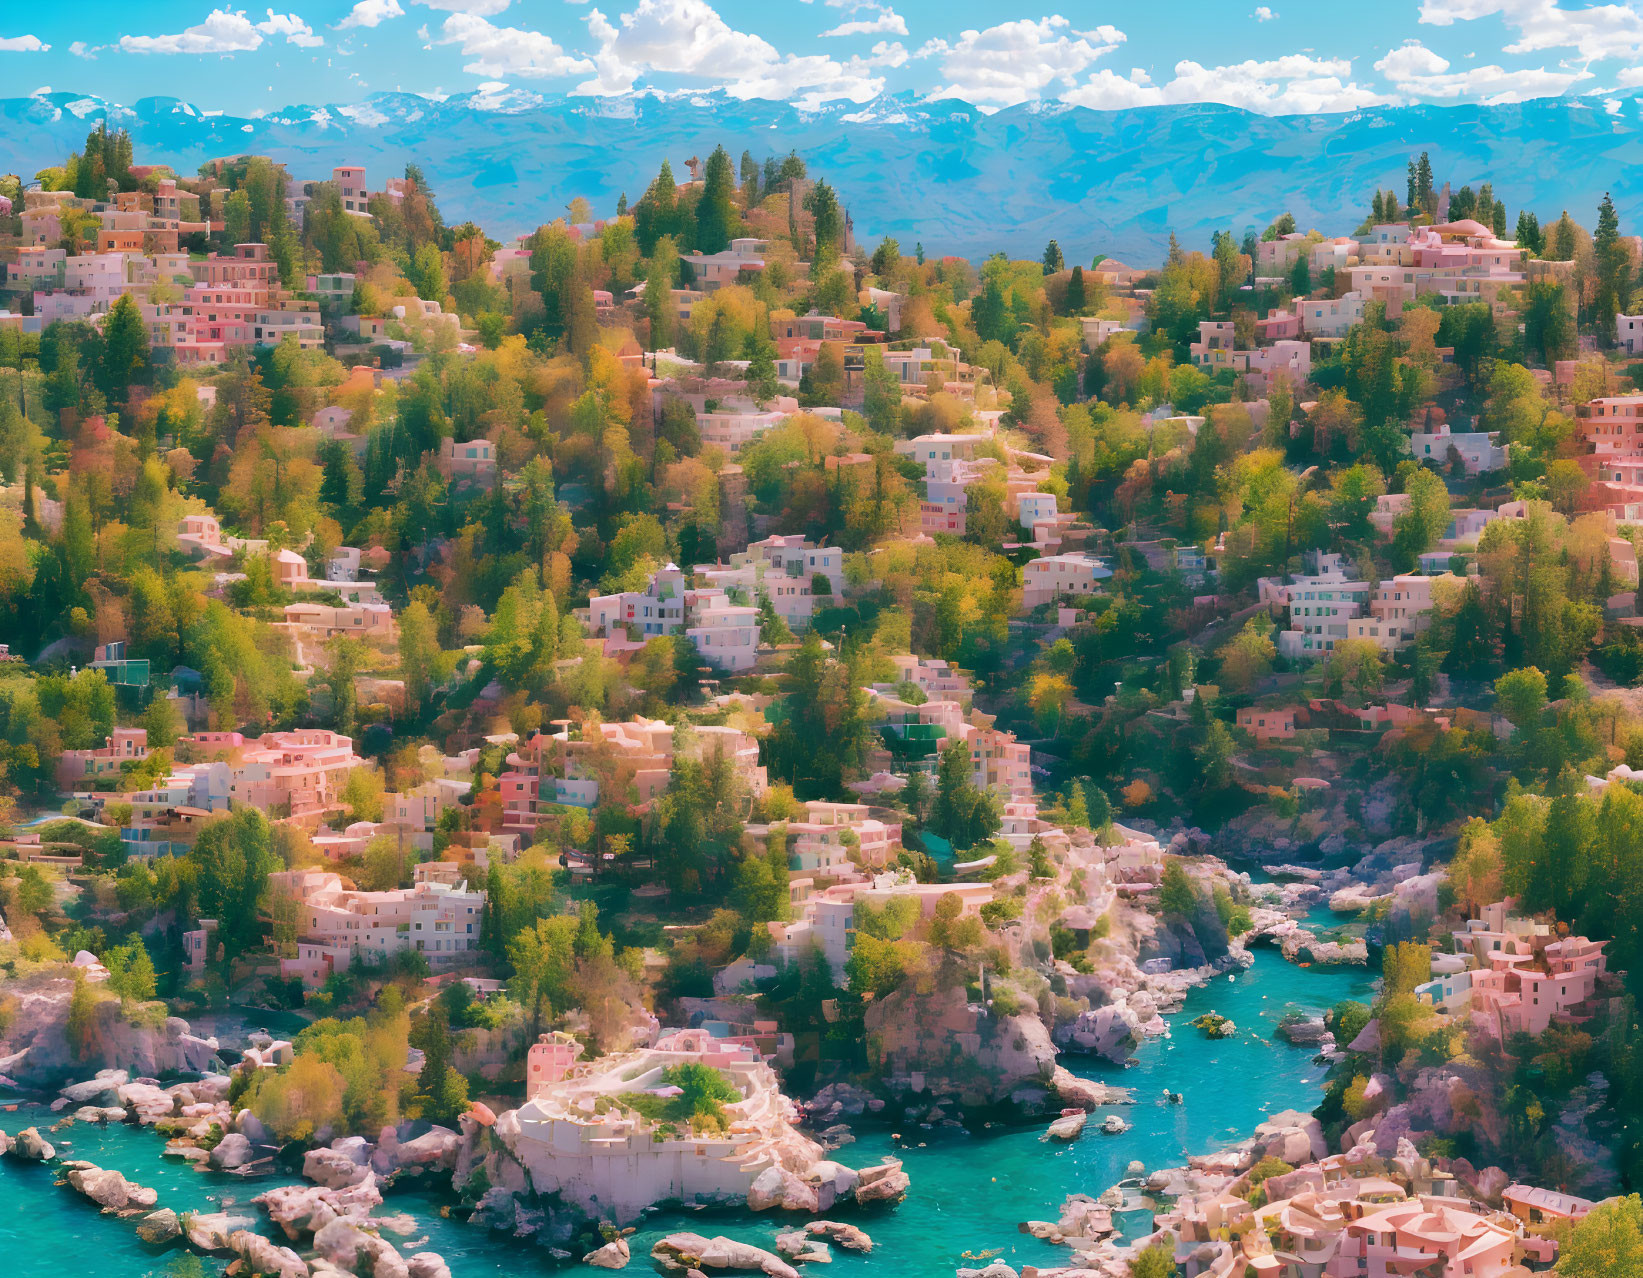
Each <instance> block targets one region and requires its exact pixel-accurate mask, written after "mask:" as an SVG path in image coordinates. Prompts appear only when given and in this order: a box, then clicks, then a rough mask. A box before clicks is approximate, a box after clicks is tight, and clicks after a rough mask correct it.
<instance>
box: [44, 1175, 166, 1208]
mask: <svg viewBox="0 0 1643 1278" xmlns="http://www.w3.org/2000/svg"><path fill="white" fill-rule="evenodd" d="M67 1179H68V1183H69V1184H70V1185H71V1186H73V1188H75V1189H77V1190H78V1191H79V1192H80V1193H82V1194H84V1195H85V1196H86V1197H87V1198H89V1199H91V1201H92V1202H94V1203H96V1204H97V1205H98V1206H99V1207H105V1208H107V1209H108V1210H109V1211H124V1210H125V1209H126V1208H127V1207H152V1206H154V1204H155V1203H157V1202H158V1201H159V1198H160V1196H159V1194H157V1193H156V1192H155V1191H154V1190H152V1189H148V1188H146V1187H144V1186H142V1185H136V1184H133V1183H132V1182H131V1181H129V1180H127V1179H126V1178H125V1177H124V1176H122V1175H120V1173H119V1172H117V1171H113V1170H110V1169H108V1168H104V1167H92V1166H90V1165H89V1164H88V1165H85V1166H81V1167H75V1168H73V1169H72V1170H70V1172H69V1173H68V1177H67Z"/></svg>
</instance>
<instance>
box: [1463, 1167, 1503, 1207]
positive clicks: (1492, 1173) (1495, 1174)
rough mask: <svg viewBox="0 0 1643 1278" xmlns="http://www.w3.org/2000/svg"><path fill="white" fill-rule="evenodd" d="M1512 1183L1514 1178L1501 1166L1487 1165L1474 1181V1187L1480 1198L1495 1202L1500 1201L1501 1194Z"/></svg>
mask: <svg viewBox="0 0 1643 1278" xmlns="http://www.w3.org/2000/svg"><path fill="white" fill-rule="evenodd" d="M1511 1183H1512V1178H1511V1177H1510V1176H1508V1175H1507V1174H1506V1173H1505V1172H1504V1171H1502V1170H1501V1169H1500V1168H1499V1167H1485V1168H1483V1169H1482V1170H1481V1171H1479V1172H1478V1174H1477V1176H1476V1178H1475V1179H1474V1180H1473V1181H1472V1188H1473V1190H1474V1191H1475V1192H1476V1193H1477V1196H1478V1197H1479V1198H1481V1199H1483V1200H1484V1201H1485V1202H1491V1203H1494V1202H1499V1201H1500V1196H1501V1194H1502V1193H1504V1192H1505V1190H1506V1187H1507V1186H1508V1185H1510V1184H1511Z"/></svg>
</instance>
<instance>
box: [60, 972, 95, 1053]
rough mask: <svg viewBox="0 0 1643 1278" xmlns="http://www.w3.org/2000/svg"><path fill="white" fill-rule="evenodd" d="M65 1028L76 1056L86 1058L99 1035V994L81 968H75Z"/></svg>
mask: <svg viewBox="0 0 1643 1278" xmlns="http://www.w3.org/2000/svg"><path fill="white" fill-rule="evenodd" d="M63 1030H64V1033H65V1035H66V1036H67V1038H68V1044H69V1046H70V1047H71V1048H73V1049H74V1055H75V1056H76V1057H78V1058H80V1059H81V1060H84V1059H85V1058H87V1057H89V1056H90V1055H91V1052H92V1048H93V1047H94V1046H95V1040H96V1035H97V995H96V993H95V991H93V990H92V988H91V986H90V984H89V983H87V981H86V976H85V973H84V972H82V971H81V970H80V969H79V968H75V969H74V992H73V993H72V994H70V995H69V1000H68V1019H67V1021H66V1022H65V1023H64V1026H63Z"/></svg>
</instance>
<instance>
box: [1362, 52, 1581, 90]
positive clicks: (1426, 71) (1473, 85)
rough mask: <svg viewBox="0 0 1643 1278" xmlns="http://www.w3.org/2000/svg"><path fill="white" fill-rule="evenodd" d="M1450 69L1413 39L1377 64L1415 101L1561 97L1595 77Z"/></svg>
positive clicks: (1541, 71) (1536, 69)
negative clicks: (1416, 99) (1423, 99)
mask: <svg viewBox="0 0 1643 1278" xmlns="http://www.w3.org/2000/svg"><path fill="white" fill-rule="evenodd" d="M1450 65H1451V63H1450V62H1449V60H1448V59H1447V58H1445V57H1443V56H1441V55H1440V54H1437V53H1434V52H1433V51H1432V50H1430V49H1428V48H1427V47H1426V46H1425V45H1423V44H1422V43H1421V42H1420V41H1419V40H1408V41H1405V42H1404V43H1403V44H1402V45H1401V46H1400V47H1398V48H1396V49H1393V50H1392V51H1391V52H1390V53H1388V54H1387V55H1386V56H1385V57H1384V58H1382V59H1381V60H1380V61H1379V62H1377V63H1376V64H1375V70H1377V71H1379V72H1380V73H1381V74H1382V75H1384V76H1385V77H1386V78H1387V79H1388V80H1390V81H1391V82H1392V85H1393V87H1394V88H1396V89H1397V90H1398V91H1399V92H1400V93H1403V94H1407V95H1409V96H1411V97H1420V98H1438V99H1452V98H1468V99H1474V100H1476V101H1479V102H1482V103H1483V104H1484V105H1486V106H1492V105H1494V104H1496V103H1501V102H1522V101H1524V100H1525V99H1527V98H1544V97H1551V96H1555V95H1557V94H1561V93H1565V92H1567V91H1568V90H1569V89H1570V88H1571V87H1573V86H1574V85H1576V84H1578V83H1580V82H1581V81H1582V80H1590V79H1591V78H1592V73H1591V72H1590V71H1587V70H1586V69H1585V68H1583V67H1582V68H1575V69H1573V70H1568V71H1554V70H1551V69H1549V68H1547V67H1525V68H1521V69H1518V70H1512V71H1508V70H1506V69H1505V68H1504V67H1498V66H1493V65H1490V66H1486V67H1468V68H1467V69H1466V70H1465V71H1451V70H1450V69H1449V68H1450Z"/></svg>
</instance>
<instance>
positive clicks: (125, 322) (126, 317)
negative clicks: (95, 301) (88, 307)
mask: <svg viewBox="0 0 1643 1278" xmlns="http://www.w3.org/2000/svg"><path fill="white" fill-rule="evenodd" d="M97 368H98V387H99V389H100V390H101V391H102V392H103V394H105V395H107V396H108V398H109V400H110V401H111V402H114V401H122V400H124V399H125V397H126V393H127V392H128V391H129V390H130V388H131V387H132V385H133V384H135V383H138V382H145V381H147V380H148V325H147V324H146V323H145V322H144V321H143V313H142V311H141V309H139V307H138V305H137V299H136V298H135V297H134V296H133V295H132V294H130V293H122V294H120V296H119V297H118V298H117V299H116V300H115V302H114V305H113V306H111V307H109V308H108V317H107V318H106V319H105V320H104V321H103V356H102V359H101V360H100V361H99V363H98V366H97Z"/></svg>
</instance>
